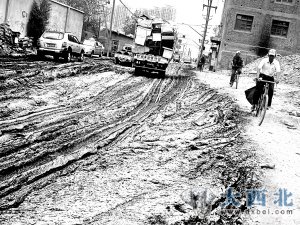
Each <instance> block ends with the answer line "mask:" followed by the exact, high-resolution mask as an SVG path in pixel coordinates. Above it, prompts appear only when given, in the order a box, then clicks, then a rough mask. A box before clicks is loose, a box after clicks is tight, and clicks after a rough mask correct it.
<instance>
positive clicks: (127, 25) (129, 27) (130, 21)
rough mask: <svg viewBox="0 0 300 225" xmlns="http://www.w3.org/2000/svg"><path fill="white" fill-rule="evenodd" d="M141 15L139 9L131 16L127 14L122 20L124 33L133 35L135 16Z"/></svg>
mask: <svg viewBox="0 0 300 225" xmlns="http://www.w3.org/2000/svg"><path fill="white" fill-rule="evenodd" d="M140 15H141V11H139V10H136V11H135V12H134V14H133V15H132V16H127V17H126V20H125V22H124V26H123V31H124V32H125V34H126V35H128V34H132V35H135V23H136V20H137V18H138V17H139V16H140Z"/></svg>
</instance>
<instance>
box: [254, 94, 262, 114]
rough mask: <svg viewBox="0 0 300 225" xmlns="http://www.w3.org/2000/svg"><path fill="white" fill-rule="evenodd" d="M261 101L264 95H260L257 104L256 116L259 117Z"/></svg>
mask: <svg viewBox="0 0 300 225" xmlns="http://www.w3.org/2000/svg"><path fill="white" fill-rule="evenodd" d="M261 102H262V96H260V97H259V99H258V102H257V106H256V113H255V116H256V117H258V116H260V114H261V108H262V107H261Z"/></svg>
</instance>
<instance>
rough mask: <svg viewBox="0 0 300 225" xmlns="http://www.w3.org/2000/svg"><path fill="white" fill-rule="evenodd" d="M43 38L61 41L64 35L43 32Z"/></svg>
mask: <svg viewBox="0 0 300 225" xmlns="http://www.w3.org/2000/svg"><path fill="white" fill-rule="evenodd" d="M43 38H47V39H54V40H61V39H63V38H64V33H62V32H45V33H44V34H43Z"/></svg>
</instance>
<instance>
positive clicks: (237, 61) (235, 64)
mask: <svg viewBox="0 0 300 225" xmlns="http://www.w3.org/2000/svg"><path fill="white" fill-rule="evenodd" d="M231 65H232V72H231V77H230V83H229V84H230V87H231V86H232V85H233V82H234V81H235V73H236V72H237V73H238V74H239V75H240V74H241V73H242V68H243V65H244V62H243V59H242V58H241V52H240V51H237V52H236V53H235V56H234V57H233V59H232V62H231Z"/></svg>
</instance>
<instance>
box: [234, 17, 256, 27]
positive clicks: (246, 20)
mask: <svg viewBox="0 0 300 225" xmlns="http://www.w3.org/2000/svg"><path fill="white" fill-rule="evenodd" d="M252 23H253V16H246V15H240V14H237V15H236V21H235V26H234V29H235V30H245V31H251V29H252Z"/></svg>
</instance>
